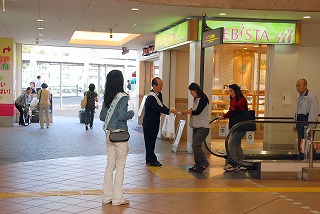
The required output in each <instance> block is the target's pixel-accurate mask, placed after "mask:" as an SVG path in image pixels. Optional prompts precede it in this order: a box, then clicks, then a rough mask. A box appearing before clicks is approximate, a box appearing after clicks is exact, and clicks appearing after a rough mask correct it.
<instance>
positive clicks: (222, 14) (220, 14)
mask: <svg viewBox="0 0 320 214" xmlns="http://www.w3.org/2000/svg"><path fill="white" fill-rule="evenodd" d="M226 15H227V14H226V13H219V16H226Z"/></svg>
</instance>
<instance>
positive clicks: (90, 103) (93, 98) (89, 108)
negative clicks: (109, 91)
mask: <svg viewBox="0 0 320 214" xmlns="http://www.w3.org/2000/svg"><path fill="white" fill-rule="evenodd" d="M95 88H96V86H95V85H94V84H93V83H91V84H90V85H89V91H86V92H84V95H87V105H86V107H85V112H86V119H85V126H86V130H88V129H89V128H88V125H90V129H92V128H93V120H94V113H95V109H96V102H98V94H97V93H96V92H94V89H95Z"/></svg>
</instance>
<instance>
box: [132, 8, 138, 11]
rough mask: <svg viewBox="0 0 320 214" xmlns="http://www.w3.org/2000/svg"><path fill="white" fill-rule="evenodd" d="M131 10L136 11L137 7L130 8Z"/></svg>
mask: <svg viewBox="0 0 320 214" xmlns="http://www.w3.org/2000/svg"><path fill="white" fill-rule="evenodd" d="M131 10H132V11H138V10H139V8H131Z"/></svg>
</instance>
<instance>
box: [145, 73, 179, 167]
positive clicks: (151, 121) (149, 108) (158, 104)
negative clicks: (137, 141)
mask: <svg viewBox="0 0 320 214" xmlns="http://www.w3.org/2000/svg"><path fill="white" fill-rule="evenodd" d="M151 85H152V90H151V91H150V93H149V95H148V97H147V99H146V102H145V104H144V108H145V114H144V117H143V122H142V126H143V136H144V144H145V148H146V164H147V165H150V166H162V164H161V163H160V162H159V161H158V159H157V156H156V155H155V153H154V149H155V145H156V139H157V134H158V132H159V127H160V115H161V113H163V114H167V115H168V114H170V112H172V113H177V112H178V110H176V109H175V108H171V109H169V108H167V107H166V106H165V105H164V104H163V101H162V93H161V91H162V88H163V82H162V80H161V79H160V78H159V77H155V78H153V79H152V82H151Z"/></svg>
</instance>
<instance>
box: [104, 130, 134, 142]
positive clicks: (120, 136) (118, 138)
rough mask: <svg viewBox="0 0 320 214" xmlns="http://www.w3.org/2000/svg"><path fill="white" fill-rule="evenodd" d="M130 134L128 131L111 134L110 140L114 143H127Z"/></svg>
mask: <svg viewBox="0 0 320 214" xmlns="http://www.w3.org/2000/svg"><path fill="white" fill-rule="evenodd" d="M129 138H130V134H129V132H128V131H126V130H120V131H113V132H110V135H109V139H110V141H111V142H112V143H119V142H127V141H128V140H129Z"/></svg>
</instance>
